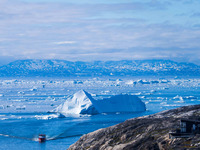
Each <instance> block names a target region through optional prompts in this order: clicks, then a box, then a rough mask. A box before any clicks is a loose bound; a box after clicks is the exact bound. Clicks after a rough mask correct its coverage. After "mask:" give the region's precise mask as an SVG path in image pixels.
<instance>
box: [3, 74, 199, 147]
mask: <svg viewBox="0 0 200 150" xmlns="http://www.w3.org/2000/svg"><path fill="white" fill-rule="evenodd" d="M79 90H85V91H87V92H89V93H90V94H91V95H92V97H93V98H95V99H103V98H108V97H111V96H115V95H119V94H121V93H123V94H130V95H137V96H138V97H139V98H140V99H141V100H142V101H143V102H144V103H145V104H146V109H147V110H146V111H145V112H133V113H129V112H126V113H119V112H115V113H101V114H97V115H79V114H70V115H69V116H66V115H65V116H64V115H62V114H59V113H50V112H51V111H52V110H54V109H56V108H57V107H58V106H59V105H60V104H63V103H64V102H65V101H66V100H67V99H68V98H69V97H70V96H71V95H73V94H74V93H76V92H77V91H79ZM192 104H200V79H199V78H188V77H187V78H178V77H165V78H163V77H162V78H156V77H154V78H149V77H142V78H139V77H127V78H114V77H113V78H75V79H74V78H62V79H61V78H57V79H55V78H54V79H51V78H18V79H9V78H6V79H4V78H1V79H0V145H1V147H0V149H16V148H17V149H21V150H26V149H29V150H32V149H33V150H34V149H41V150H43V149H45V150H52V149H58V147H59V149H61V150H62V149H63V150H64V149H67V147H69V145H71V144H73V143H74V142H76V141H77V140H78V139H79V138H80V136H81V135H83V134H86V133H88V132H91V131H94V130H97V129H99V128H104V127H108V126H111V125H115V124H117V123H120V122H123V121H125V120H126V119H129V118H133V117H138V116H144V115H148V114H153V113H156V112H160V111H163V110H167V109H172V108H176V107H180V106H185V105H192ZM38 134H46V135H47V142H46V143H43V144H40V143H38V141H37V137H38Z"/></svg>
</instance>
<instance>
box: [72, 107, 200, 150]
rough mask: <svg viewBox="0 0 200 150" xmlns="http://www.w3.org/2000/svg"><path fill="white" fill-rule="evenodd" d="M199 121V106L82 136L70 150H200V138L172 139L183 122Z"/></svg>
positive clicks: (164, 113) (156, 115) (164, 112)
mask: <svg viewBox="0 0 200 150" xmlns="http://www.w3.org/2000/svg"><path fill="white" fill-rule="evenodd" d="M182 118H184V119H193V120H194V119H195V120H200V105H193V106H185V107H180V108H177V109H173V110H168V111H163V112H160V113H157V114H154V115H149V116H144V117H139V118H134V119H129V120H126V121H125V122H123V123H120V124H118V125H115V126H111V127H108V128H104V129H99V130H97V131H95V132H92V133H89V134H86V135H83V136H82V137H81V138H80V139H79V140H78V141H77V142H76V143H74V144H73V145H71V146H70V147H69V150H170V149H172V150H173V149H174V150H179V149H180V150H182V149H183V150H186V149H200V135H199V134H196V135H195V136H193V137H190V138H175V139H170V138H169V132H170V131H172V130H174V129H176V128H177V127H179V124H180V119H182Z"/></svg>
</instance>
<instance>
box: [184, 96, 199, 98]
mask: <svg viewBox="0 0 200 150" xmlns="http://www.w3.org/2000/svg"><path fill="white" fill-rule="evenodd" d="M184 99H197V97H195V96H185V97H184Z"/></svg>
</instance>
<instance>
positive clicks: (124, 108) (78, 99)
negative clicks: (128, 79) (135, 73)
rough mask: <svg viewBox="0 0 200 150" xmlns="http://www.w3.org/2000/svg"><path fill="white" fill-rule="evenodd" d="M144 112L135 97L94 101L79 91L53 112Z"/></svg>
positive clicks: (123, 96) (122, 95) (125, 96)
mask: <svg viewBox="0 0 200 150" xmlns="http://www.w3.org/2000/svg"><path fill="white" fill-rule="evenodd" d="M145 110H146V106H145V104H144V103H143V102H142V101H141V99H140V98H139V97H137V96H136V95H128V94H121V95H115V96H112V97H110V98H103V99H97V100H96V99H94V98H93V97H92V96H91V94H89V93H88V92H86V91H84V90H81V91H78V92H77V93H75V94H74V95H73V96H71V97H69V98H68V99H67V100H66V101H65V102H64V103H63V104H61V105H59V106H58V107H57V108H56V109H55V110H54V111H53V112H59V113H62V114H90V115H94V114H98V113H116V112H140V111H145Z"/></svg>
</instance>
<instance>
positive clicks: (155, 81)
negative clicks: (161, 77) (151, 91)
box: [151, 80, 159, 84]
mask: <svg viewBox="0 0 200 150" xmlns="http://www.w3.org/2000/svg"><path fill="white" fill-rule="evenodd" d="M151 83H152V84H157V83H159V81H157V80H153V81H151Z"/></svg>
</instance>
